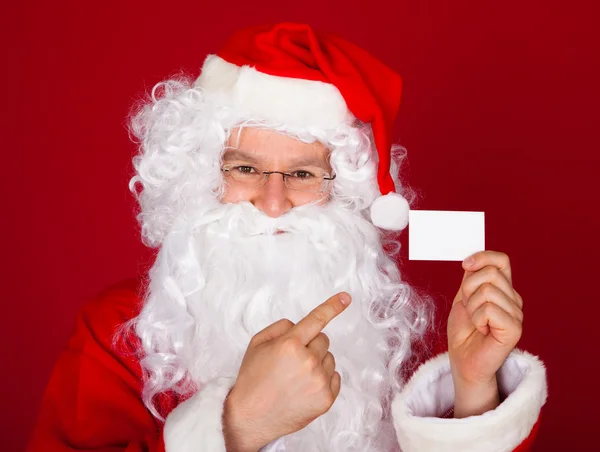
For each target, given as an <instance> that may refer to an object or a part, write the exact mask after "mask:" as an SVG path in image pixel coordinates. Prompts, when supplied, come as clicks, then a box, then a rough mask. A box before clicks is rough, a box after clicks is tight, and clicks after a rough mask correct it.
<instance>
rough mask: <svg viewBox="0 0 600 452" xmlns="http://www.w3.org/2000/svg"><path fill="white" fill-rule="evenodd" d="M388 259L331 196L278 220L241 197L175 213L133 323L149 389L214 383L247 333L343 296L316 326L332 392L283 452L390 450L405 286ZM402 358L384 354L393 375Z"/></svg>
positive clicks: (238, 356) (372, 232) (369, 228)
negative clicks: (329, 402)
mask: <svg viewBox="0 0 600 452" xmlns="http://www.w3.org/2000/svg"><path fill="white" fill-rule="evenodd" d="M276 231H285V232H284V233H282V234H276ZM390 265H392V264H391V261H390V260H389V259H388V258H387V257H385V254H384V252H383V250H382V248H381V238H380V233H379V232H378V230H377V229H376V228H375V227H374V226H373V225H372V224H370V223H369V222H368V221H366V220H364V219H363V218H362V217H361V216H360V215H359V214H356V213H353V212H350V211H349V210H347V209H346V208H344V207H342V206H337V205H335V204H334V203H330V204H328V205H327V206H312V205H308V206H302V207H299V208H295V209H293V210H292V211H290V212H289V213H287V214H285V215H283V216H282V217H280V218H277V219H273V218H269V217H267V216H266V215H264V214H263V213H262V212H261V211H259V210H258V209H256V208H255V207H254V206H252V205H251V204H249V203H242V204H224V205H221V204H219V205H218V206H217V205H215V206H213V208H211V209H210V211H209V212H207V211H206V210H205V211H204V212H202V214H201V215H200V214H198V215H197V216H194V217H188V218H186V219H181V221H180V223H179V225H175V226H174V228H173V232H172V233H171V234H170V235H169V236H168V237H167V239H166V240H165V242H164V243H163V248H162V249H161V252H160V254H159V257H158V259H157V262H156V263H155V265H154V267H153V269H152V271H151V285H150V294H149V297H148V300H147V303H146V305H145V307H144V309H143V311H142V313H141V314H140V316H139V317H138V319H137V326H136V332H137V334H138V335H139V336H140V337H141V338H142V341H143V342H144V345H145V349H146V353H147V355H148V356H147V358H146V359H145V360H143V361H142V365H143V366H144V367H145V368H146V369H147V370H149V371H150V373H151V379H150V381H149V382H147V384H150V385H154V386H156V387H158V388H159V389H160V390H165V389H167V388H168V386H169V384H168V382H167V383H165V382H164V381H161V378H162V379H165V378H166V379H169V378H171V380H175V383H177V380H178V379H181V376H182V374H183V373H185V374H186V375H187V377H188V378H189V379H190V380H191V381H192V382H194V383H195V384H196V385H197V386H198V387H199V388H200V390H201V389H202V386H203V385H204V384H205V383H206V382H208V381H210V380H213V379H214V378H217V377H232V378H235V377H236V375H237V372H238V370H239V367H240V364H241V360H242V358H243V356H244V353H245V350H246V347H247V346H248V342H249V341H250V339H251V337H252V336H253V335H254V334H256V333H257V332H258V331H260V330H262V329H263V328H265V327H266V326H268V325H270V324H272V323H274V322H276V321H277V320H279V319H282V318H287V319H289V320H291V321H292V322H294V323H296V322H297V321H298V320H300V319H301V318H302V317H304V316H305V315H306V314H307V313H308V312H309V311H310V310H312V309H313V308H315V307H316V306H317V305H319V304H320V303H322V302H323V301H325V300H326V299H327V298H329V297H330V296H331V295H334V294H335V293H338V292H340V291H346V292H348V293H350V294H351V295H352V298H353V302H352V303H351V305H350V306H349V307H348V308H347V309H346V311H344V313H343V314H341V315H340V316H339V317H338V318H336V319H334V320H333V321H332V322H331V323H330V324H329V325H328V326H327V327H326V328H325V329H324V331H323V332H324V333H326V334H327V335H328V336H329V338H330V341H331V345H330V348H329V350H330V351H331V353H332V354H333V355H334V356H335V359H336V370H337V371H338V372H339V373H340V375H341V377H342V388H341V391H340V394H339V396H338V398H337V400H336V402H335V403H334V405H333V407H332V408H331V409H330V410H329V411H328V412H327V413H326V414H324V415H323V416H321V417H319V418H317V419H316V420H315V421H313V422H312V423H311V424H310V425H308V426H307V427H305V428H304V429H302V430H300V431H298V432H296V433H294V434H291V435H289V436H287V437H286V438H285V443H286V446H287V450H288V451H317V450H318V451H368V450H378V451H381V450H386V451H389V450H391V448H392V445H393V444H395V434H394V432H393V428H392V426H391V424H390V420H389V413H388V409H389V398H390V394H391V391H392V389H398V388H397V386H398V385H399V384H401V382H400V377H399V376H392V375H390V373H391V371H390V369H389V368H388V362H389V361H390V359H391V358H392V354H393V353H394V350H395V349H397V348H398V340H400V341H402V340H409V339H410V335H411V334H410V331H408V327H407V326H406V322H407V321H406V318H407V317H408V316H409V314H407V312H409V310H408V309H407V306H408V302H407V301H408V298H409V292H410V288H409V286H407V285H406V284H403V283H401V282H400V281H399V275H398V274H397V273H395V274H394V271H395V270H392V267H390ZM158 330H160V331H158ZM391 331H394V332H395V333H394V334H393V335H392V334H390V332H391ZM165 332H167V333H168V334H165ZM403 338H404V339H403ZM149 344H151V345H149ZM149 348H151V350H149ZM404 349H405V350H409V348H408V346H405V347H404ZM157 351H162V352H163V353H156V352H157ZM167 351H168V352H170V353H165V352H167ZM406 353H408V352H406ZM167 355H168V356H170V359H166V360H165V356H167ZM404 358H406V356H405V355H400V356H397V355H395V356H394V360H395V361H396V367H394V370H397V366H398V365H399V364H400V362H401V361H402V360H403V359H404ZM153 372H154V376H153V375H152V373H153ZM174 375H175V376H177V375H178V377H173V376H174ZM152 378H154V380H152ZM161 385H162V386H161Z"/></svg>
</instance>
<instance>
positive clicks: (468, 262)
mask: <svg viewBox="0 0 600 452" xmlns="http://www.w3.org/2000/svg"><path fill="white" fill-rule="evenodd" d="M474 263H475V259H473V256H469V257H467V258H466V259H465V260H464V261H463V265H464V266H465V267H471V266H472V265H473V264H474Z"/></svg>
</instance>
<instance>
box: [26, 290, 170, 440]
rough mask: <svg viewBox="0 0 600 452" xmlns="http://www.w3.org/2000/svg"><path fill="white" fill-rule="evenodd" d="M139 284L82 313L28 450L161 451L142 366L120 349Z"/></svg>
mask: <svg viewBox="0 0 600 452" xmlns="http://www.w3.org/2000/svg"><path fill="white" fill-rule="evenodd" d="M138 300H139V298H138V297H137V284H136V283H135V282H134V281H132V282H129V283H127V284H126V285H122V286H120V287H118V288H116V289H113V290H111V291H109V292H107V293H105V294H104V295H102V296H101V297H98V298H97V299H96V300H94V301H93V302H92V303H90V304H88V305H87V306H85V307H84V308H83V310H82V311H81V313H80V315H79V317H78V320H77V326H76V329H75V333H74V334H73V336H72V337H71V339H70V340H69V343H68V345H67V348H66V349H65V350H64V351H63V352H62V354H61V355H60V357H59V358H58V361H57V363H56V365H55V368H54V370H53V372H52V376H51V378H50V382H49V383H48V386H47V388H46V392H45V394H44V398H43V400H42V404H41V408H40V412H39V415H38V419H37V423H36V425H35V428H34V432H33V436H32V438H31V441H30V444H29V447H28V449H27V450H28V451H29V452H41V451H43V452H65V451H76V450H94V451H101V452H109V451H110V452H113V451H114V452H116V451H127V452H142V451H143V452H162V451H164V444H163V440H162V423H160V422H159V421H158V420H156V419H155V418H154V417H153V416H152V414H151V413H150V412H149V411H148V410H147V409H146V407H145V406H144V404H143V402H142V400H141V397H140V393H141V369H140V366H139V362H138V361H137V359H135V357H134V356H133V354H132V353H129V354H127V353H123V354H121V353H116V352H115V351H114V348H113V338H114V334H115V332H116V329H117V328H118V327H119V326H121V325H122V324H123V323H124V322H126V321H127V320H129V319H131V318H132V317H133V316H134V315H135V312H136V310H137V309H138V306H139V302H138Z"/></svg>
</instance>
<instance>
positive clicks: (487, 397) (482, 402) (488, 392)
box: [453, 375, 500, 418]
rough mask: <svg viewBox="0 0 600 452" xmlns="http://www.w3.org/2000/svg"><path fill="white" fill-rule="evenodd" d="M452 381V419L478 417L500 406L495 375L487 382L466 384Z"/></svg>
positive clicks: (465, 382) (455, 380) (458, 379)
mask: <svg viewBox="0 0 600 452" xmlns="http://www.w3.org/2000/svg"><path fill="white" fill-rule="evenodd" d="M453 380H454V417H455V418H465V417H468V416H479V415H481V414H483V413H486V412H488V411H490V410H495V409H496V408H497V407H498V405H499V404H500V395H499V392H498V380H497V378H496V375H494V376H493V378H491V379H490V380H488V381H483V382H467V381H464V380H461V379H460V378H453Z"/></svg>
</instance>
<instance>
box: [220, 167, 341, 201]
mask: <svg viewBox="0 0 600 452" xmlns="http://www.w3.org/2000/svg"><path fill="white" fill-rule="evenodd" d="M228 166H231V168H228ZM239 166H247V167H249V168H254V169H255V170H256V171H258V172H259V173H260V174H262V175H263V176H264V177H263V182H262V183H261V184H259V185H255V186H254V187H256V188H260V187H264V186H265V184H266V183H267V180H268V179H269V176H270V175H271V174H281V177H282V178H283V183H284V185H285V187H286V188H287V189H289V190H292V191H297V192H300V193H315V194H316V193H323V192H324V191H325V190H326V188H327V187H323V188H321V190H319V191H315V192H313V191H304V190H298V189H296V188H291V187H290V186H288V184H287V183H286V178H287V177H293V176H292V174H291V173H284V172H283V171H263V170H261V169H259V168H255V167H254V166H252V165H224V166H222V167H221V172H223V173H228V172H229V171H231V169H232V168H235V167H239ZM307 172H310V171H307ZM319 177H320V178H322V179H323V181H332V180H334V179H335V178H336V177H337V174H333V175H332V176H327V177H326V176H319ZM232 178H233V176H232ZM233 180H235V179H233ZM237 182H239V181H237ZM324 185H325V184H324Z"/></svg>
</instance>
